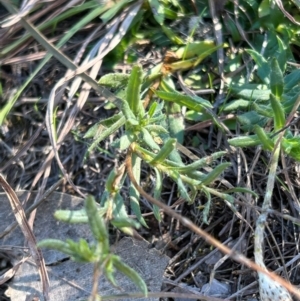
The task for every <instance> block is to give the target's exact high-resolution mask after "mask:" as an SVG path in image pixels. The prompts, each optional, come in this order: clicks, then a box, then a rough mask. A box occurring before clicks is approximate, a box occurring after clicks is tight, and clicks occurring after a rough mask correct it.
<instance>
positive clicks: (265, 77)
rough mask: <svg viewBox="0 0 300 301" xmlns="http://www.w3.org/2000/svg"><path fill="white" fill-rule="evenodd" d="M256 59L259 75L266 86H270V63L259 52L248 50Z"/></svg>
mask: <svg viewBox="0 0 300 301" xmlns="http://www.w3.org/2000/svg"><path fill="white" fill-rule="evenodd" d="M246 51H247V52H248V53H249V54H250V55H251V56H252V58H253V59H254V61H255V63H256V65H257V74H258V76H259V77H260V79H261V80H262V81H263V83H264V84H266V85H269V84H270V71H271V70H270V66H269V64H268V61H267V60H266V59H265V58H264V57H263V56H262V55H261V54H260V53H258V52H256V51H255V50H252V49H247V50H246Z"/></svg>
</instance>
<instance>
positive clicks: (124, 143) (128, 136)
mask: <svg viewBox="0 0 300 301" xmlns="http://www.w3.org/2000/svg"><path fill="white" fill-rule="evenodd" d="M134 140H135V139H134V135H133V134H132V133H131V132H130V131H128V132H125V134H124V135H123V136H122V137H121V138H120V139H118V140H115V141H114V142H113V143H111V146H113V147H115V148H118V149H120V150H125V149H127V148H128V147H129V146H130V144H131V143H132V142H133V141H134Z"/></svg>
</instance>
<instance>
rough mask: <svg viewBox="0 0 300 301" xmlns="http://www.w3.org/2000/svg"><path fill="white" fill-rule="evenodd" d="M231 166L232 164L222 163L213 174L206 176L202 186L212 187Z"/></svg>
mask: <svg viewBox="0 0 300 301" xmlns="http://www.w3.org/2000/svg"><path fill="white" fill-rule="evenodd" d="M229 166H231V163H221V164H219V165H218V166H217V167H215V168H214V169H213V170H212V171H211V172H209V173H208V174H207V175H206V176H205V178H204V179H203V180H202V183H201V184H202V185H210V184H211V183H212V182H213V181H214V180H215V179H217V178H218V177H219V176H220V175H221V173H222V172H223V171H224V170H225V169H226V168H227V167H229Z"/></svg>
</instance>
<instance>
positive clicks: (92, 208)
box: [84, 195, 109, 253]
mask: <svg viewBox="0 0 300 301" xmlns="http://www.w3.org/2000/svg"><path fill="white" fill-rule="evenodd" d="M84 205H85V210H86V213H87V216H88V219H89V225H90V228H91V231H92V233H93V236H94V238H95V239H96V241H98V242H99V243H101V244H102V248H103V253H107V252H108V251H109V240H108V232H107V228H106V224H105V221H104V219H103V218H102V217H100V215H99V214H98V211H97V206H96V202H95V200H94V197H92V196H90V195H89V196H87V198H86V199H85V204H84Z"/></svg>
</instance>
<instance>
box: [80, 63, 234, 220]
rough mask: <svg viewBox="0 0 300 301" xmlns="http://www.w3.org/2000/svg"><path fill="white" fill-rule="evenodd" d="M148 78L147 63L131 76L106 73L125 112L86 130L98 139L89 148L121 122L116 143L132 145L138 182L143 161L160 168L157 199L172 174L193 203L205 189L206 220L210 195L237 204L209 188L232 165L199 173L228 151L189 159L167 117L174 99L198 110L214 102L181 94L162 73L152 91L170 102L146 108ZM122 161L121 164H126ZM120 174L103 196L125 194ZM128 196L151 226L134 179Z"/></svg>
mask: <svg viewBox="0 0 300 301" xmlns="http://www.w3.org/2000/svg"><path fill="white" fill-rule="evenodd" d="M147 82H149V78H148V76H144V75H143V72H142V68H141V67H140V66H137V65H136V66H134V67H133V69H132V72H131V74H130V76H129V75H128V76H124V75H120V76H116V75H115V74H108V75H106V76H104V77H102V78H101V80H100V84H101V85H105V86H109V87H111V88H114V89H117V92H116V94H117V95H118V96H119V97H120V98H119V99H118V102H114V104H116V105H117V106H118V108H119V109H120V112H119V113H116V114H115V115H113V116H112V117H110V118H108V119H105V120H101V121H100V122H98V123H97V124H96V125H93V126H92V127H91V128H90V129H89V130H88V131H87V133H86V134H85V136H84V137H85V138H93V139H94V142H93V143H92V144H91V146H90V147H89V149H88V152H90V151H92V150H93V149H94V147H95V146H96V145H97V144H99V143H100V142H101V141H103V140H104V139H106V138H107V137H108V136H109V135H111V134H116V133H118V130H119V129H120V128H121V127H122V128H123V129H124V130H123V134H122V136H121V137H119V138H118V139H117V140H115V141H114V142H113V146H114V147H115V148H116V149H119V150H122V151H126V152H128V150H129V149H131V151H132V161H133V171H134V175H135V178H136V180H137V182H138V183H140V178H141V168H142V164H146V165H148V168H150V169H151V170H153V172H154V173H155V178H156V179H155V187H154V190H153V194H154V196H155V197H156V198H158V199H159V198H160V195H161V191H162V185H163V182H162V180H163V177H164V176H168V177H169V178H171V179H172V180H173V181H175V182H176V184H177V187H178V193H179V195H180V196H181V197H182V198H183V199H185V200H186V201H188V202H189V203H192V202H193V201H194V199H195V197H196V195H197V193H198V192H199V191H202V192H203V193H205V195H206V196H207V199H208V201H207V203H206V206H205V210H204V222H206V223H207V217H208V212H209V208H210V200H211V195H216V196H218V197H221V198H223V199H224V200H225V201H226V202H228V203H229V204H233V197H232V196H230V195H229V194H226V193H222V192H220V191H218V190H216V189H214V188H211V187H209V185H210V184H211V183H212V182H213V181H214V180H216V179H217V178H218V177H219V176H220V175H221V174H222V173H223V171H224V170H225V169H226V168H227V167H228V166H229V165H230V164H229V163H221V164H219V165H218V166H216V167H215V168H214V169H213V170H212V171H211V172H210V173H208V174H206V173H203V172H200V171H199V169H200V168H201V167H203V166H205V165H207V164H209V163H211V162H212V161H213V160H215V159H218V158H220V157H222V156H224V155H225V154H226V152H224V151H222V152H216V153H214V154H212V155H211V156H209V157H206V158H202V159H201V160H198V161H196V162H194V163H191V164H187V165H186V164H184V163H183V162H182V159H181V155H180V153H179V152H178V150H177V146H178V142H177V140H176V138H174V136H175V135H172V131H171V130H170V128H169V127H168V124H167V122H166V119H167V117H168V116H167V114H166V113H165V112H164V108H165V105H166V103H167V102H169V101H172V102H173V103H174V104H177V105H178V106H179V107H181V106H183V105H184V106H186V107H187V108H189V109H192V110H195V111H197V112H202V111H207V110H208V109H210V108H211V105H210V103H209V102H208V101H206V100H205V99H203V98H201V97H197V96H188V95H182V94H180V93H178V92H176V91H175V90H174V88H172V86H171V85H172V81H171V80H170V77H168V76H166V75H162V80H161V84H160V87H161V88H160V89H159V90H154V91H153V92H154V93H155V95H156V96H158V97H159V98H160V99H163V100H165V102H163V101H161V100H159V99H155V100H153V101H152V102H151V103H150V105H149V109H147V107H146V108H145V107H144V105H145V102H143V100H142V99H143V96H144V95H146V92H147V90H148V88H147V85H146V86H145V85H144V83H147ZM119 164H120V165H121V166H122V164H121V163H119ZM145 168H146V167H145ZM123 173H124V174H123ZM115 177H116V171H115V170H113V171H112V172H111V174H110V176H109V179H108V181H107V184H106V192H105V193H104V196H103V198H102V201H103V202H105V200H106V199H108V198H114V197H116V195H118V198H120V196H119V194H118V191H119V190H120V189H121V187H122V185H123V183H124V180H125V178H126V171H122V173H121V174H119V175H118V177H119V180H118V181H115ZM110 183H112V184H110ZM116 183H117V184H116ZM129 196H130V201H131V207H132V210H133V212H134V213H135V215H136V216H137V218H138V220H139V222H140V223H141V224H143V225H144V226H146V222H145V221H144V219H143V217H142V215H141V210H140V204H139V197H140V196H139V193H138V192H137V191H136V189H135V188H134V187H133V186H132V184H131V187H130V190H129ZM233 208H234V207H233ZM153 210H154V213H155V215H156V217H157V218H158V219H160V217H159V214H158V208H156V207H154V208H153Z"/></svg>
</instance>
